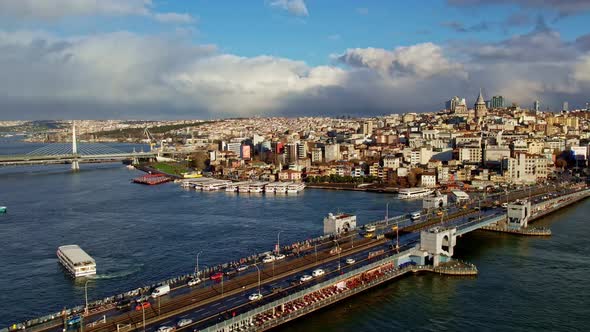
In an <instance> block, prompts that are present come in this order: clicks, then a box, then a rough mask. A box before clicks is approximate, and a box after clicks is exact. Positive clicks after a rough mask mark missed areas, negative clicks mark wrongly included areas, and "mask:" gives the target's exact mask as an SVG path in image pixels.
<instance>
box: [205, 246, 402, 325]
mask: <svg viewBox="0 0 590 332" xmlns="http://www.w3.org/2000/svg"><path fill="white" fill-rule="evenodd" d="M404 249H407V248H404ZM373 261H374V260H368V259H366V257H365V261H364V262H362V264H358V266H357V268H358V267H360V266H364V265H366V264H370V263H372V262H373ZM322 268H323V269H325V270H326V271H327V272H326V275H324V276H323V277H320V278H314V279H313V280H311V281H309V282H307V283H304V284H303V285H302V287H294V289H293V290H292V291H290V292H288V293H287V294H281V297H284V296H287V295H290V294H293V293H295V292H297V291H300V290H301V289H303V288H308V287H311V286H314V285H316V284H318V283H320V282H323V281H325V280H327V279H328V277H329V276H330V274H332V273H338V269H337V263H336V262H331V264H327V265H323V266H322ZM308 272H309V271H308ZM269 295H271V296H272V294H267V295H266V296H265V297H264V298H263V301H258V302H257V304H258V305H263V304H265V303H269V302H272V301H274V300H275V299H274V298H270V297H269ZM264 299H266V301H264ZM236 314H239V313H236ZM205 326H207V325H206V324H203V325H202V327H205Z"/></svg>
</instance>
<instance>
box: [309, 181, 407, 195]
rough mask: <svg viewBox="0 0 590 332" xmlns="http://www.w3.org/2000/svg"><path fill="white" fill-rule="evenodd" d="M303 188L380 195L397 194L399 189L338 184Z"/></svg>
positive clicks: (313, 185)
mask: <svg viewBox="0 0 590 332" xmlns="http://www.w3.org/2000/svg"><path fill="white" fill-rule="evenodd" d="M305 188H306V189H307V188H310V189H324V190H347V191H365V192H374V193H381V194H397V193H398V191H399V188H396V187H385V188H375V187H371V186H365V187H360V188H359V187H357V186H350V185H348V184H340V183H334V184H331V183H324V184H308V183H306V184H305Z"/></svg>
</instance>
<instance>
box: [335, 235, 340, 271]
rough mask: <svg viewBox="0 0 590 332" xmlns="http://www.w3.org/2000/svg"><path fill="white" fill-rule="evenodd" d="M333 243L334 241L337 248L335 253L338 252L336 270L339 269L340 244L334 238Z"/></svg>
mask: <svg viewBox="0 0 590 332" xmlns="http://www.w3.org/2000/svg"><path fill="white" fill-rule="evenodd" d="M334 243H336V247H337V248H338V249H336V253H338V271H340V244H339V243H338V241H337V240H334Z"/></svg>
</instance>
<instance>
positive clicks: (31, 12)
mask: <svg viewBox="0 0 590 332" xmlns="http://www.w3.org/2000/svg"><path fill="white" fill-rule="evenodd" d="M151 6H152V2H151V0H100V1H97V0H16V1H15V0H0V15H2V16H12V17H15V18H28V19H60V18H63V17H67V16H90V15H147V14H149V13H150V8H151Z"/></svg>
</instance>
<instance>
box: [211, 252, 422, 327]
mask: <svg viewBox="0 0 590 332" xmlns="http://www.w3.org/2000/svg"><path fill="white" fill-rule="evenodd" d="M414 248H415V247H411V248H408V249H406V250H405V251H402V252H400V253H395V254H393V255H391V256H387V257H385V258H383V259H381V260H378V261H376V262H374V263H370V264H367V265H365V266H362V267H360V268H358V269H355V270H352V271H349V272H347V273H344V274H341V275H338V276H336V277H334V278H332V279H330V280H327V281H324V282H321V283H318V284H316V285H313V286H311V287H308V288H306V289H304V290H302V291H299V292H297V293H294V294H291V295H288V296H285V297H282V298H280V299H278V300H275V301H273V302H270V303H267V304H264V305H262V306H260V307H258V308H256V309H253V310H250V311H248V312H245V313H242V314H240V315H237V316H236V317H232V318H230V319H227V320H225V321H223V322H221V323H218V324H215V325H213V326H210V327H208V328H205V329H203V330H202V331H208V332H213V331H220V330H223V329H224V328H225V327H227V326H231V325H233V324H236V323H239V322H242V321H244V320H247V319H249V318H250V317H253V316H255V315H257V314H260V313H263V312H265V311H268V310H271V309H272V308H275V307H278V306H279V305H281V304H283V303H285V302H290V301H293V300H296V299H298V298H301V297H303V296H305V295H307V294H309V293H313V292H315V291H318V290H320V289H322V288H325V287H328V286H332V285H334V284H336V283H338V282H340V281H342V280H346V279H348V278H351V277H353V276H355V275H357V274H360V273H363V272H366V271H369V270H372V269H374V268H376V267H378V266H381V265H383V264H385V263H389V262H392V261H394V260H395V259H396V258H399V257H401V256H404V255H408V254H409V253H410V252H411V251H412V250H414ZM412 268H413V267H408V269H410V270H411V269H412Z"/></svg>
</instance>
